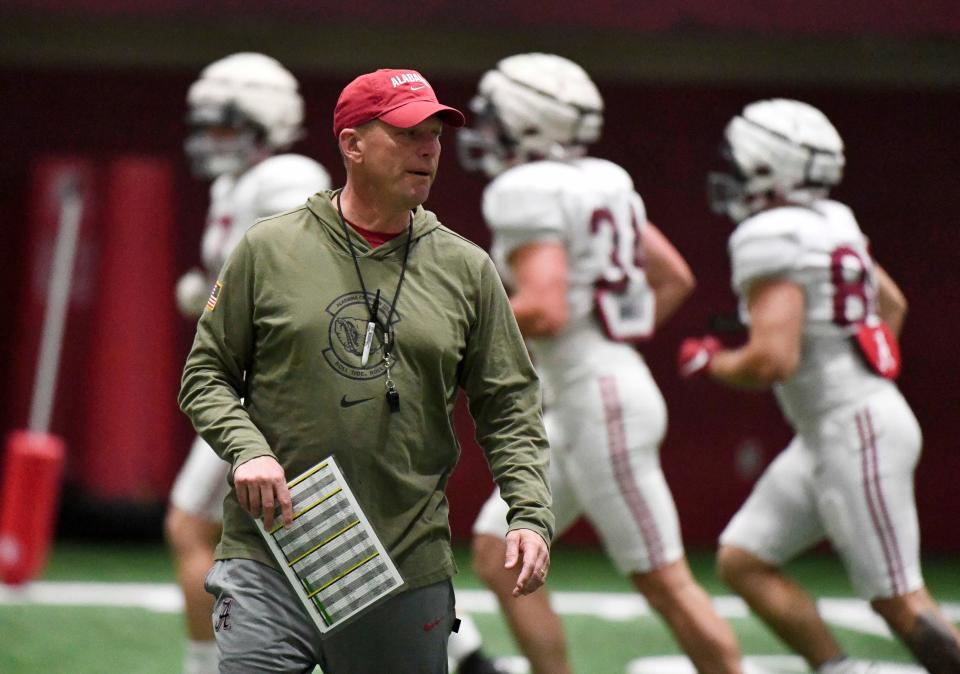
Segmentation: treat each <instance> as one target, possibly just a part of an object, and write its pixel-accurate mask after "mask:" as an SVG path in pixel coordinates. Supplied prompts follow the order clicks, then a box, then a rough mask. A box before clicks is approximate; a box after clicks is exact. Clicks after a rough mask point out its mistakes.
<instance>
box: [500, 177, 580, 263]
mask: <svg viewBox="0 0 960 674" xmlns="http://www.w3.org/2000/svg"><path fill="white" fill-rule="evenodd" d="M483 217H484V220H485V221H486V223H487V226H488V227H490V230H491V231H492V232H493V250H494V257H495V258H496V260H497V265H498V266H499V267H500V268H501V269H503V268H505V267H506V264H507V262H508V261H509V259H510V254H511V253H513V251H515V250H516V249H517V248H520V247H522V246H525V245H527V244H530V243H537V242H541V241H559V242H563V241H564V240H565V238H566V232H565V229H564V227H565V226H564V223H565V222H566V218H565V217H564V213H563V205H562V203H561V200H560V198H559V195H557V194H554V193H553V191H552V190H547V189H543V188H541V187H539V186H529V185H525V184H523V183H519V184H516V185H513V184H510V185H504V184H502V183H496V182H495V183H493V184H492V185H491V187H490V188H488V189H487V191H486V192H484V197H483Z"/></svg>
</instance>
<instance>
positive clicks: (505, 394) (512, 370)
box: [461, 259, 554, 543]
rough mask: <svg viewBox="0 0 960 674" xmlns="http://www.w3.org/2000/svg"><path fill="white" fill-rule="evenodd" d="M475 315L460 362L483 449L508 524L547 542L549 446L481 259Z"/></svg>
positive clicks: (518, 344) (507, 312)
mask: <svg viewBox="0 0 960 674" xmlns="http://www.w3.org/2000/svg"><path fill="white" fill-rule="evenodd" d="M479 282H480V289H479V297H478V306H477V308H476V318H475V321H474V324H473V326H472V327H471V331H470V335H469V338H468V341H467V347H466V351H465V354H464V359H463V362H462V367H461V385H462V386H463V388H464V390H465V391H466V392H467V396H468V398H469V405H470V413H471V414H472V415H473V419H474V421H475V422H476V427H477V441H478V443H479V444H480V446H481V447H482V448H483V451H484V453H485V454H486V457H487V461H488V463H489V465H490V470H491V472H492V473H493V477H494V480H495V481H496V483H497V485H498V486H499V487H500V495H501V496H502V497H503V499H504V500H505V501H506V502H507V504H508V506H509V511H508V514H507V522H508V523H509V528H510V529H511V530H512V529H520V528H523V529H532V530H533V531H536V532H537V533H538V534H540V536H542V537H543V539H544V540H545V541H547V542H548V543H549V542H550V540H551V539H552V537H553V531H554V519H553V513H552V512H551V510H550V505H551V497H550V485H549V482H548V477H547V475H548V466H549V460H550V459H549V445H548V443H547V437H546V433H545V431H544V428H543V418H542V411H541V400H540V381H539V379H538V378H537V374H536V372H535V371H534V369H533V365H532V364H531V363H530V357H529V356H528V355H527V350H526V346H525V345H524V343H523V338H522V337H521V336H520V330H519V328H518V327H517V322H516V320H515V319H514V317H513V312H512V311H511V309H510V303H509V301H508V300H507V294H506V292H504V289H503V285H502V284H501V283H500V278H499V277H498V276H497V272H496V270H495V269H494V267H493V264H492V263H491V262H490V260H489V259H487V260H486V261H485V264H484V267H483V269H482V271H481V274H480V279H479Z"/></svg>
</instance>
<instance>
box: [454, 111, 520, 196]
mask: <svg viewBox="0 0 960 674" xmlns="http://www.w3.org/2000/svg"><path fill="white" fill-rule="evenodd" d="M470 111H471V112H472V113H473V119H474V122H475V124H474V126H472V127H468V126H464V127H462V128H460V129H458V130H457V157H458V159H459V160H460V165H461V166H462V167H463V168H464V169H465V170H467V171H476V172H483V173H484V174H486V176H487V177H488V178H493V177H495V176H497V175H499V174H500V173H502V172H503V171H505V170H507V169H508V168H510V167H511V166H512V165H513V164H515V163H516V162H517V153H516V149H517V143H516V141H515V140H513V139H512V138H511V137H510V135H509V133H507V129H506V127H504V125H503V122H501V121H500V117H499V116H498V115H497V109H496V106H494V104H493V101H491V100H490V99H489V98H486V97H485V96H474V98H473V100H472V101H470Z"/></svg>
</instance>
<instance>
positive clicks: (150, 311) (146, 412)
mask: <svg viewBox="0 0 960 674" xmlns="http://www.w3.org/2000/svg"><path fill="white" fill-rule="evenodd" d="M104 183H105V188H104V194H103V210H102V212H101V213H102V214H101V223H100V224H101V236H100V239H101V241H102V244H101V247H100V260H99V263H98V283H97V286H98V290H97V298H96V300H95V303H96V304H95V309H94V324H95V326H96V337H95V339H94V340H92V341H91V343H90V353H89V359H90V368H89V377H88V379H87V381H86V382H83V383H82V384H80V385H82V388H83V392H84V394H83V395H84V397H85V407H86V409H87V415H86V416H87V422H86V424H85V427H86V432H85V441H84V443H83V445H84V454H85V455H84V456H83V457H82V461H80V462H79V464H78V465H77V473H78V478H79V484H80V486H81V488H82V489H83V491H84V492H85V493H86V494H87V495H88V496H90V497H92V498H94V499H96V500H99V501H127V502H139V503H156V502H162V501H164V500H165V499H166V496H167V490H168V489H169V485H170V482H171V481H172V478H173V476H174V474H175V472H176V470H177V467H178V466H177V463H178V460H177V458H176V457H178V456H179V454H177V453H176V452H174V449H176V448H175V447H174V446H173V445H174V443H175V433H174V430H175V424H176V422H177V416H176V415H177V405H176V395H177V385H178V381H179V373H180V366H181V365H182V364H181V363H177V362H175V361H176V356H175V340H176V320H177V318H176V313H175V311H176V310H175V306H174V300H173V287H174V278H175V269H176V262H175V260H174V246H173V240H174V217H173V211H174V194H173V170H172V168H171V165H170V162H168V161H166V160H161V159H155V158H151V157H124V158H120V159H117V160H115V161H113V162H112V163H111V164H110V167H109V169H108V171H107V174H106V177H105V181H104Z"/></svg>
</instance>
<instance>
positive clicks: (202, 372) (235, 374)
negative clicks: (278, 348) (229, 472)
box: [179, 237, 273, 469]
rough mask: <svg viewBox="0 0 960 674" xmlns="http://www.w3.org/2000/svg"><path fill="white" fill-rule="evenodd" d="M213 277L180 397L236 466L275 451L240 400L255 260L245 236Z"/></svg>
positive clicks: (249, 343) (248, 353)
mask: <svg viewBox="0 0 960 674" xmlns="http://www.w3.org/2000/svg"><path fill="white" fill-rule="evenodd" d="M217 283H218V286H216V287H218V288H219V289H218V290H217V291H216V297H213V296H211V299H210V301H208V303H207V307H206V309H204V312H203V315H202V316H201V317H200V321H199V322H198V323H197V334H196V337H195V338H194V340H193V347H192V348H191V349H190V354H189V355H188V356H187V362H186V365H185V366H184V370H183V378H182V381H181V385H180V397H179V403H180V408H181V409H182V410H183V411H184V412H185V413H186V414H187V416H188V417H190V421H191V422H192V423H193V426H194V428H196V429H197V432H198V433H199V434H200V435H201V437H203V439H204V440H206V441H207V442H208V443H209V444H210V446H211V447H213V449H214V451H215V452H216V453H217V454H218V455H219V456H220V457H221V458H222V459H224V460H226V461H228V462H229V463H230V464H231V465H232V466H233V468H234V469H236V467H237V466H239V465H240V464H241V463H245V462H246V461H249V460H250V459H254V458H256V457H258V456H265V455H268V456H273V452H271V451H270V447H269V446H268V445H267V441H266V439H265V438H264V437H263V434H262V433H261V432H260V430H259V429H258V428H257V427H256V425H254V423H253V421H252V420H251V419H250V415H249V414H248V413H247V410H246V409H245V408H244V406H243V403H242V401H241V399H242V398H243V395H244V372H245V371H247V370H249V369H250V364H251V362H252V357H253V348H254V347H253V341H254V328H253V297H254V283H255V265H254V256H253V251H252V250H251V247H250V244H249V241H248V239H247V237H244V238H243V239H241V240H240V243H239V244H238V245H237V247H236V248H235V249H234V251H233V253H232V254H231V255H230V257H229V258H228V259H227V262H226V264H225V265H224V267H223V271H222V272H221V275H220V279H219V280H218V281H217ZM211 307H212V308H211Z"/></svg>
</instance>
